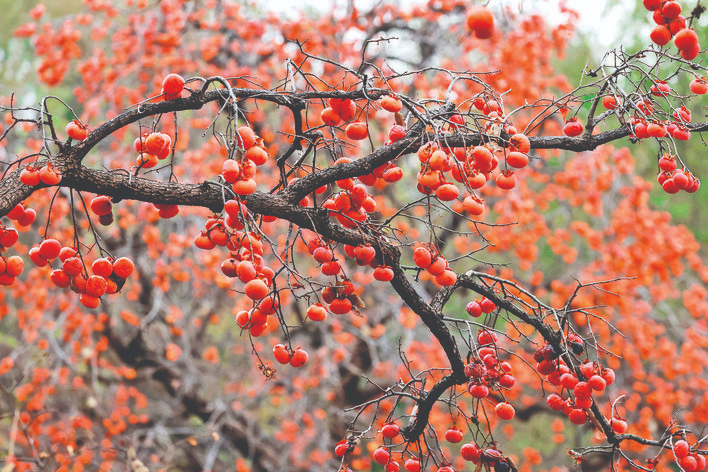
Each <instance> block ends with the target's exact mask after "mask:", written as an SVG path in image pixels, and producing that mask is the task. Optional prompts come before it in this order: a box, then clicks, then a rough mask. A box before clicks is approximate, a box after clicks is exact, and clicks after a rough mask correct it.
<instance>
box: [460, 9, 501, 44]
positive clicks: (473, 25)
mask: <svg viewBox="0 0 708 472" xmlns="http://www.w3.org/2000/svg"><path fill="white" fill-rule="evenodd" d="M465 22H466V23H467V27H468V28H469V29H470V30H471V31H472V32H474V34H475V36H477V37H478V38H479V39H488V38H490V37H491V36H492V33H493V32H494V15H492V12H491V11H489V9H488V8H487V7H484V6H474V7H472V8H470V9H469V10H467V17H466V19H465Z"/></svg>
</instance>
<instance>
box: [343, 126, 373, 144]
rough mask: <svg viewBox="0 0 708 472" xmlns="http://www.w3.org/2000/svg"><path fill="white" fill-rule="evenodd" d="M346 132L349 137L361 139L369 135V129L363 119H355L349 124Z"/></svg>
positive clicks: (356, 139)
mask: <svg viewBox="0 0 708 472" xmlns="http://www.w3.org/2000/svg"><path fill="white" fill-rule="evenodd" d="M345 134H346V135H347V138H349V139H352V140H355V141H361V140H362V139H366V138H367V137H368V136H369V130H368V128H367V126H366V123H364V122H363V121H354V122H352V123H349V124H348V125H347V128H346V130H345Z"/></svg>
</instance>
